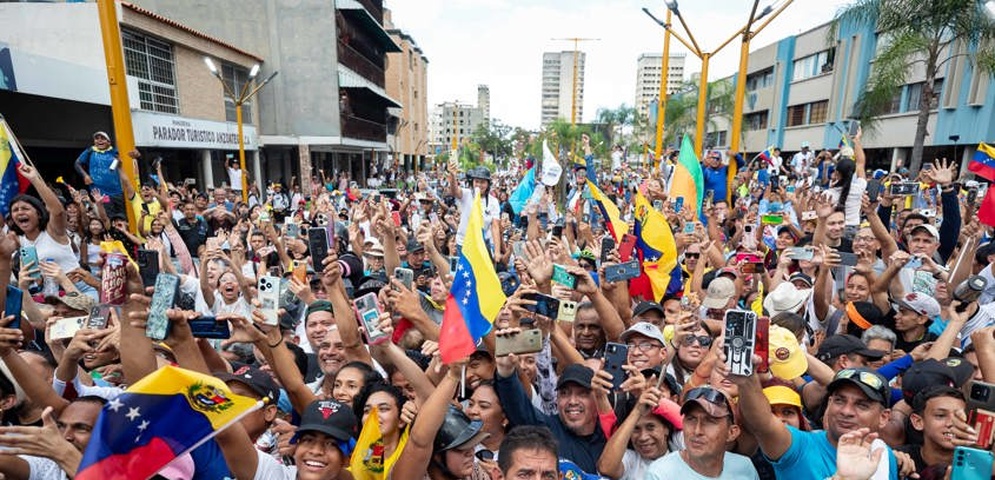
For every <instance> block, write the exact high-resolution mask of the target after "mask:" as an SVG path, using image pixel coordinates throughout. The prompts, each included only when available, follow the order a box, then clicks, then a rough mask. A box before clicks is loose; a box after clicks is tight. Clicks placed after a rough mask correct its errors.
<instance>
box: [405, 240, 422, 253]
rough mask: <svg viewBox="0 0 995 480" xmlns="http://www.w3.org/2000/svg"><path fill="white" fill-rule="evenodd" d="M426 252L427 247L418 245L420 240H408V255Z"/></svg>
mask: <svg viewBox="0 0 995 480" xmlns="http://www.w3.org/2000/svg"><path fill="white" fill-rule="evenodd" d="M424 250H425V245H422V244H421V243H418V240H414V239H412V240H408V245H407V251H408V253H411V252H419V251H424Z"/></svg>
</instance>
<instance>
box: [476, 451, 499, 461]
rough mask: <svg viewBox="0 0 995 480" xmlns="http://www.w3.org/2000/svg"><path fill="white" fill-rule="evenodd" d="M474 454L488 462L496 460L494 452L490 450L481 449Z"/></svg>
mask: <svg viewBox="0 0 995 480" xmlns="http://www.w3.org/2000/svg"><path fill="white" fill-rule="evenodd" d="M473 455H474V456H475V457H477V459H479V460H484V461H488V462H489V461H493V460H494V452H492V451H490V450H481V451H479V452H477V453H474V454H473Z"/></svg>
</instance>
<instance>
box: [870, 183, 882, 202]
mask: <svg viewBox="0 0 995 480" xmlns="http://www.w3.org/2000/svg"><path fill="white" fill-rule="evenodd" d="M880 194H881V182H880V181H878V180H868V181H867V199H868V200H870V201H871V203H874V202H876V201H878V195H880Z"/></svg>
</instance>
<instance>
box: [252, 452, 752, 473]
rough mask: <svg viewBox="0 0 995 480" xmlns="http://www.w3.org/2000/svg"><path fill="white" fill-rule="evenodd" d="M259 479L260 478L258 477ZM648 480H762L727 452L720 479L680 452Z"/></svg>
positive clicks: (657, 463) (668, 456)
mask: <svg viewBox="0 0 995 480" xmlns="http://www.w3.org/2000/svg"><path fill="white" fill-rule="evenodd" d="M257 478H258V477H257ZM645 478H646V479H647V480H662V479H664V478H679V479H681V480H685V479H691V480H710V479H720V480H726V479H728V480H750V479H752V480H760V476H759V475H757V469H756V468H754V467H753V462H751V461H750V459H749V458H747V457H744V456H743V455H739V454H736V453H729V452H726V454H725V456H724V457H723V460H722V473H721V474H720V475H719V476H718V477H706V476H704V475H702V474H700V473H698V472H696V471H694V470H693V469H691V467H689V466H688V464H687V463H684V459H683V458H681V454H680V452H670V453H668V454H666V455H664V456H663V458H660V459H657V460H656V461H655V462H653V463H652V464H650V466H649V468H647V469H646V477H645Z"/></svg>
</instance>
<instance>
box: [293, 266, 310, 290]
mask: <svg viewBox="0 0 995 480" xmlns="http://www.w3.org/2000/svg"><path fill="white" fill-rule="evenodd" d="M293 277H294V278H295V279H297V281H298V282H300V283H302V284H305V285H306V284H307V262H305V261H301V260H294V270H293Z"/></svg>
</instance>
